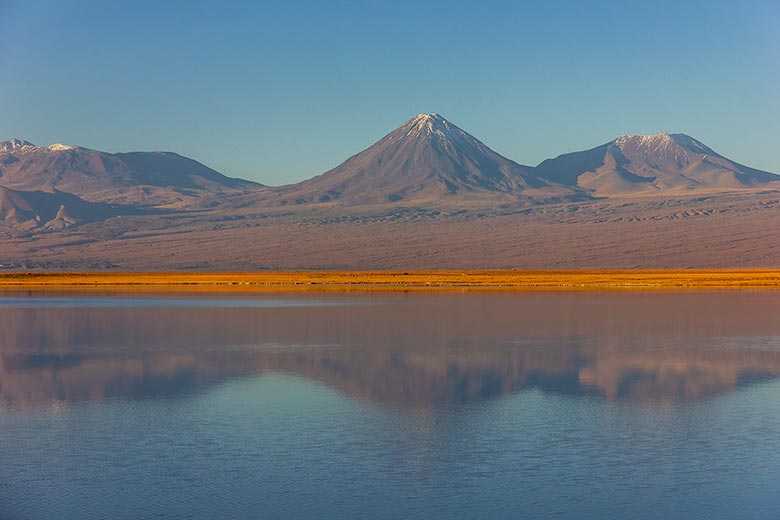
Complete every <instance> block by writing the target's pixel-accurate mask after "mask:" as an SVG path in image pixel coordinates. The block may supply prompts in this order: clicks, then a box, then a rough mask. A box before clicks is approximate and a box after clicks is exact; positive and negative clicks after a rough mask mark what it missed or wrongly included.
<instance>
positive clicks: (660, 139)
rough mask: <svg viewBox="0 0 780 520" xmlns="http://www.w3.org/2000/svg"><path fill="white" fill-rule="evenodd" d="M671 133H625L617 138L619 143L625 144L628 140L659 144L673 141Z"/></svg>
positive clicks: (616, 140)
mask: <svg viewBox="0 0 780 520" xmlns="http://www.w3.org/2000/svg"><path fill="white" fill-rule="evenodd" d="M673 140H674V139H672V136H671V134H669V133H668V132H662V133H660V134H624V135H621V136H620V137H618V138H617V139H615V142H617V144H623V143H628V142H633V143H639V144H657V143H665V142H666V143H668V142H670V141H673Z"/></svg>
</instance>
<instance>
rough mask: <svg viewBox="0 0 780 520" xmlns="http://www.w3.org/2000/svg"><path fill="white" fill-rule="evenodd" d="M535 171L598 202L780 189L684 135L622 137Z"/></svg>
mask: <svg viewBox="0 0 780 520" xmlns="http://www.w3.org/2000/svg"><path fill="white" fill-rule="evenodd" d="M535 172H536V174H537V175H539V176H540V177H544V178H546V179H549V180H551V181H554V182H559V183H561V184H565V185H569V186H579V187H581V188H584V189H586V190H588V191H590V192H591V193H593V194H594V195H597V196H602V197H611V196H621V195H637V194H663V195H674V194H685V193H692V192H696V191H699V192H709V193H711V192H715V191H730V190H735V189H744V188H756V187H767V186H772V185H774V187H775V188H778V187H780V176H777V175H774V174H771V173H768V172H764V171H761V170H756V169H754V168H749V167H747V166H743V165H741V164H739V163H736V162H734V161H732V160H730V159H727V158H726V157H723V156H722V155H720V154H718V153H717V152H715V151H714V150H712V149H711V148H709V147H707V146H705V145H704V144H702V143H701V142H699V141H697V140H696V139H694V138H692V137H689V136H687V135H685V134H654V135H624V136H622V137H619V138H617V139H615V140H613V141H610V142H608V143H606V144H603V145H601V146H598V147H596V148H592V149H590V150H585V151H581V152H574V153H569V154H565V155H561V156H559V157H556V158H555V159H548V160H546V161H544V162H542V163H541V164H539V165H538V166H537V167H536V168H535Z"/></svg>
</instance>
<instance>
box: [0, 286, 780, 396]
mask: <svg viewBox="0 0 780 520" xmlns="http://www.w3.org/2000/svg"><path fill="white" fill-rule="evenodd" d="M88 298H90V297H88ZM91 298H95V297H91ZM283 298H285V300H284V301H285V302H286V303H285V305H283V306H279V307H276V306H273V305H263V306H256V305H252V300H249V299H247V300H246V304H247V306H242V305H241V304H240V302H239V303H238V304H237V305H230V306H221V305H219V303H220V302H219V300H215V305H214V306H213V307H209V306H208V305H206V306H204V305H202V304H201V305H197V306H192V307H188V306H186V305H185V306H178V305H173V306H171V305H165V304H164V303H165V301H166V300H164V299H163V300H160V302H161V305H159V306H156V305H154V302H151V303H150V304H149V306H133V305H130V306H127V307H123V306H122V305H116V303H117V300H115V299H111V300H110V303H112V304H111V305H107V304H106V303H108V302H109V300H106V299H105V298H103V299H100V298H97V299H92V300H89V301H90V302H93V303H94V305H80V306H78V307H63V306H61V305H47V301H48V300H46V299H39V300H35V301H34V305H24V306H13V305H10V306H5V307H4V308H3V309H2V313H0V406H2V407H4V408H29V407H34V406H40V405H46V404H50V403H55V402H58V403H61V402H82V401H102V400H105V399H109V398H140V397H148V396H157V395H159V396H167V395H176V394H179V393H183V392H194V391H201V390H203V389H207V388H208V387H209V386H210V385H213V384H215V383H218V382H220V381H223V380H225V379H227V378H232V377H246V376H254V375H258V374H262V373H265V372H285V373H292V374H296V375H300V376H303V377H305V378H309V379H312V380H316V381H319V382H322V383H325V384H327V385H329V386H331V387H333V388H335V389H337V390H339V391H340V392H343V393H344V394H346V395H349V396H351V397H355V398H360V399H365V400H369V401H372V402H376V403H379V404H382V405H389V406H396V407H435V406H447V405H453V404H459V403H470V402H478V401H481V400H485V399H491V398H495V397H498V396H502V395H507V394H511V393H513V392H516V391H519V390H521V389H524V388H537V389H541V390H543V391H550V392H558V393H564V394H578V395H593V396H597V397H601V398H606V399H610V400H613V399H629V400H636V401H644V400H666V401H676V400H689V399H704V398H708V397H711V396H715V395H718V394H722V393H724V392H729V391H733V390H735V389H737V388H739V387H740V386H741V385H745V384H749V383H751V382H754V381H757V380H762V379H766V378H772V377H777V376H778V375H780V342H778V341H777V338H778V337H780V325H778V324H777V323H776V320H775V319H774V315H775V313H776V310H777V309H778V303H780V294H775V293H681V294H654V293H633V294H628V293H617V294H610V293H595V294H594V293H574V294H566V293H524V294H513V295H508V294H468V295H409V296H405V295H381V296H366V295H361V296H354V295H350V296H337V295H334V296H329V297H328V301H325V302H322V301H314V302H312V301H310V300H307V299H306V297H302V296H290V297H283ZM290 302H292V303H294V304H293V305H289V303H290ZM120 303H121V301H120ZM201 303H202V302H201Z"/></svg>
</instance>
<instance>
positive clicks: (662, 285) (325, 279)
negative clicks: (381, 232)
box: [0, 269, 780, 292]
mask: <svg viewBox="0 0 780 520" xmlns="http://www.w3.org/2000/svg"><path fill="white" fill-rule="evenodd" d="M19 289H28V290H51V289H62V290H95V289H98V290H105V289H111V290H122V291H130V292H152V291H218V292H333V291H336V292H382V291H388V292H395V291H438V290H456V291H462V290H495V291H534V290H645V289H649V290H653V289H662V290H665V289H672V290H674V289H770V290H771V289H780V269H685V270H667V269H642V270H582V271H493V270H491V271H478V270H447V271H395V270H393V271H265V272H263V271H260V272H186V271H185V272H115V273H109V272H6V273H0V291H10V290H19Z"/></svg>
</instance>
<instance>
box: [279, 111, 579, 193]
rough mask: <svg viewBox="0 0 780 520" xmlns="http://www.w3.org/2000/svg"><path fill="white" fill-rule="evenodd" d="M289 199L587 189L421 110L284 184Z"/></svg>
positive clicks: (569, 191)
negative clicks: (320, 170) (551, 177)
mask: <svg viewBox="0 0 780 520" xmlns="http://www.w3.org/2000/svg"><path fill="white" fill-rule="evenodd" d="M278 195H279V196H280V197H281V198H282V202H283V203H287V204H290V203H292V204H305V203H312V202H315V203H316V202H330V201H337V202H339V203H342V204H381V203H387V202H398V201H425V200H428V201H434V200H435V201H446V200H452V201H455V200H469V199H483V198H485V197H494V196H497V195H499V196H500V195H505V196H508V197H512V198H516V197H520V198H527V199H536V200H562V199H568V198H578V197H580V190H578V189H576V188H572V187H567V186H561V185H557V184H555V183H551V182H549V181H547V180H544V179H541V178H539V177H538V176H537V175H536V174H535V173H534V170H533V168H531V167H528V166H522V165H520V164H517V163H516V162H514V161H511V160H509V159H507V158H506V157H504V156H502V155H500V154H498V153H497V152H495V151H493V150H491V149H490V148H488V147H487V146H486V145H485V144H484V143H482V142H481V141H479V140H478V139H476V138H474V137H473V136H471V135H469V134H468V133H467V132H465V131H463V130H462V129H460V128H458V127H457V126H455V125H454V124H452V123H450V122H449V121H447V120H446V119H444V118H443V117H442V116H440V115H438V114H420V115H418V116H416V117H414V118H412V119H410V120H409V121H407V122H406V123H405V124H404V125H402V126H401V127H400V128H397V129H396V130H394V131H392V132H390V133H389V134H387V135H386V136H384V137H383V138H382V139H380V140H379V141H378V142H376V143H375V144H374V145H372V146H371V147H370V148H368V149H366V150H364V151H362V152H360V153H359V154H357V155H355V156H353V157H350V158H349V159H347V160H346V161H345V162H343V163H342V164H340V165H339V166H337V167H335V168H333V169H332V170H330V171H328V172H326V173H324V174H322V175H319V176H317V177H314V178H312V179H309V180H306V181H303V182H301V183H298V184H294V185H290V186H285V187H283V188H281V189H280V190H279V192H278Z"/></svg>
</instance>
